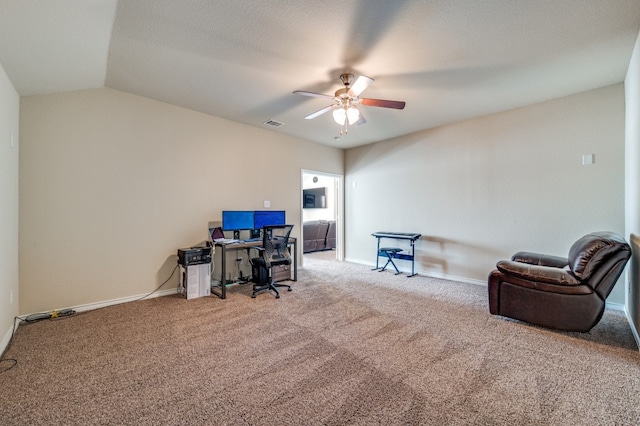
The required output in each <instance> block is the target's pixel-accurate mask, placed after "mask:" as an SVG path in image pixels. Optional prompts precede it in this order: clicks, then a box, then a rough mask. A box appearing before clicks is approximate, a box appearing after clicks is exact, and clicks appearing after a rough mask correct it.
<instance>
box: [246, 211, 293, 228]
mask: <svg viewBox="0 0 640 426" xmlns="http://www.w3.org/2000/svg"><path fill="white" fill-rule="evenodd" d="M286 224H287V213H286V212H285V211H284V210H256V211H255V212H254V223H253V229H258V230H259V229H262V228H264V227H265V226H267V225H286Z"/></svg>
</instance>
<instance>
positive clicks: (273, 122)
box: [264, 120, 284, 127]
mask: <svg viewBox="0 0 640 426" xmlns="http://www.w3.org/2000/svg"><path fill="white" fill-rule="evenodd" d="M264 124H266V125H267V126H271V127H280V126H284V123H281V122H279V121H276V120H267V121H265V122H264Z"/></svg>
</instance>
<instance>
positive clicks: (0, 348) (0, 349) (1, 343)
mask: <svg viewBox="0 0 640 426" xmlns="http://www.w3.org/2000/svg"><path fill="white" fill-rule="evenodd" d="M19 324H20V322H19V321H16V320H15V318H14V320H13V324H11V327H9V330H8V331H7V332H6V333H5V334H4V337H3V338H2V340H0V354H2V353H4V351H5V349H7V346H9V342H10V341H11V336H13V333H14V332H15V331H16V330H17V328H18V325H19Z"/></svg>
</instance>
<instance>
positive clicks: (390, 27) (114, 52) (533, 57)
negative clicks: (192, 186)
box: [0, 0, 640, 148]
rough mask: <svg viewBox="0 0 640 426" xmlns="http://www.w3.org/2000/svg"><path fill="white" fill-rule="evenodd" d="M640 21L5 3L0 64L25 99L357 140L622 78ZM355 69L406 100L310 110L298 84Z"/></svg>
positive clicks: (335, 82)
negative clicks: (107, 96)
mask: <svg viewBox="0 0 640 426" xmlns="http://www.w3.org/2000/svg"><path fill="white" fill-rule="evenodd" d="M639 30H640V1H638V0H615V1H605V0H455V1H453V0H415V1H411V0H406V1H401V0H394V1H390V0H379V1H377V0H375V1H373V0H316V1H313V2H311V1H309V2H307V1H297V0H246V1H240V0H238V1H220V0H218V1H215V0H119V1H117V0H30V1H25V0H0V64H2V66H3V68H4V69H5V71H6V73H7V74H8V76H9V78H10V79H11V81H12V82H13V84H14V86H15V87H16V90H17V91H18V93H19V94H20V95H22V96H28V95H34V94H44V93H56V92H64V91H71V90H79V89H86V88H95V87H109V88H113V89H117V90H122V91H125V92H129V93H133V94H137V95H141V96H145V97H148V98H152V99H157V100H159V101H163V102H168V103H171V104H175V105H179V106H182V107H186V108H190V109H193V110H197V111H200V112H203V113H207V114H212V115H215V116H219V117H223V118H226V119H229V120H233V121H236V122H240V123H244V124H247V125H251V126H256V127H261V128H266V129H270V130H273V131H275V132H280V133H284V134H290V135H294V136H297V137H301V138H305V139H308V140H312V141H316V142H319V143H323V144H328V145H332V146H337V147H343V148H348V147H354V146H358V145H363V144H368V143H372V142H377V141H380V140H386V139H390V138H394V137H398V136H401V135H405V134H409V133H413V132H417V131H420V130H424V129H429V128H433V127H437V126H441V125H444V124H448V123H452V122H456V121H460V120H465V119H469V118H473V117H477V116H482V115H487V114H491V113H495V112H499V111H504V110H508V109H512V108H517V107H520V106H524V105H528V104H532V103H536V102H540V101H544V100H548V99H553V98H558V97H562V96H566V95H570V94H573V93H578V92H583V91H587V90H591V89H595V88H598V87H603V86H607V85H610V84H615V83H619V82H622V81H624V78H625V75H626V72H627V67H628V65H629V61H630V58H631V53H632V50H633V47H634V44H635V41H636V39H637V37H638V31H639ZM345 71H346V72H350V73H352V74H354V75H355V76H356V77H358V76H359V75H366V76H368V77H371V78H373V79H375V82H374V83H373V84H372V85H371V86H369V87H368V88H367V89H366V91H365V92H364V93H363V94H362V97H366V98H378V99H391V100H402V101H406V108H405V109H404V110H401V111H400V110H394V109H385V108H377V107H366V106H361V107H360V110H361V112H362V114H363V115H364V116H365V118H366V120H367V123H366V124H364V125H361V126H350V127H349V132H348V134H346V135H342V137H340V138H337V137H338V136H339V133H340V126H339V125H337V124H336V123H335V122H334V121H333V119H332V117H331V114H330V113H328V114H323V115H321V116H319V117H317V118H315V119H313V120H305V119H304V117H305V116H306V115H308V114H310V113H312V112H314V111H317V110H319V109H321V108H323V107H325V106H327V105H329V104H330V103H331V100H330V99H325V98H315V97H304V96H299V95H294V94H293V93H292V92H293V91H294V90H305V91H311V92H319V93H326V94H333V93H334V92H335V91H336V90H337V89H339V88H341V87H343V86H342V83H341V82H340V80H339V75H340V74H341V73H343V72H345ZM268 120H274V121H278V122H281V123H284V124H283V125H282V126H280V127H277V128H273V127H269V126H267V125H265V124H263V123H264V122H265V121H268ZM338 139H339V140H338Z"/></svg>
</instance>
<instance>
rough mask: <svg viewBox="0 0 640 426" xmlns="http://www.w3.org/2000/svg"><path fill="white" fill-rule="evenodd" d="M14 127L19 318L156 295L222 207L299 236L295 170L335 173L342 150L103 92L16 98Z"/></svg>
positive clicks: (340, 170) (340, 166)
mask: <svg viewBox="0 0 640 426" xmlns="http://www.w3.org/2000/svg"><path fill="white" fill-rule="evenodd" d="M20 129H21V134H22V147H21V148H22V151H21V157H20V167H21V173H20V253H21V256H22V261H21V263H20V288H21V292H22V297H21V301H20V311H21V312H22V313H31V312H36V311H42V310H48V309H56V308H63V307H70V306H78V305H83V304H89V303H95V302H101V301H108V300H112V299H118V298H124V297H128V296H133V295H138V294H145V293H147V292H150V291H152V290H153V289H155V288H156V286H158V285H159V284H161V283H162V282H163V281H164V280H165V279H166V278H167V277H168V276H169V274H170V273H171V271H172V270H173V267H174V266H175V264H176V263H175V253H176V250H177V249H178V248H181V247H189V246H192V245H195V244H198V243H201V242H202V241H203V240H204V239H205V238H206V236H207V225H208V222H209V221H216V220H218V221H219V220H220V219H221V211H222V210H224V209H228V210H233V209H237V210H259V209H262V208H263V201H265V200H269V201H271V208H272V209H278V210H286V211H287V219H288V221H290V222H292V223H293V224H294V225H296V228H294V234H295V235H294V236H299V235H300V219H301V214H302V213H301V208H300V195H301V179H300V174H301V169H311V170H321V171H326V172H329V173H339V174H341V173H343V153H342V150H339V149H336V148H330V147H326V146H321V145H318V144H315V143H311V142H306V141H303V140H300V139H296V138H291V137H286V136H283V135H280V134H278V133H277V132H271V131H267V130H261V129H258V128H255V127H250V126H245V125H240V124H237V123H233V122H230V121H227V120H223V119H220V118H217V117H212V116H209V115H206V114H201V113H197V112H194V111H192V110H187V109H184V108H179V107H175V106H172V105H168V104H164V103H161V102H157V101H153V100H150V99H147V98H142V97H138V96H134V95H129V94H126V93H123V92H119V91H116V90H110V89H96V90H85V91H78V92H69V93H62V94H52V95H44V96H32V97H24V98H22V100H21V117H20ZM176 283H177V278H176V276H174V279H173V282H172V283H171V285H167V287H168V288H170V287H171V286H172V285H173V286H175V284H176ZM167 287H165V288H167Z"/></svg>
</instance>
